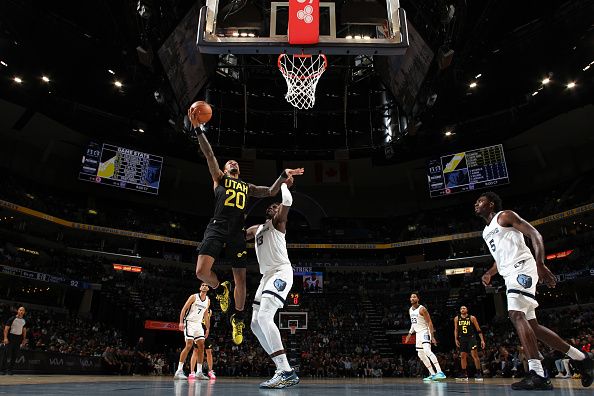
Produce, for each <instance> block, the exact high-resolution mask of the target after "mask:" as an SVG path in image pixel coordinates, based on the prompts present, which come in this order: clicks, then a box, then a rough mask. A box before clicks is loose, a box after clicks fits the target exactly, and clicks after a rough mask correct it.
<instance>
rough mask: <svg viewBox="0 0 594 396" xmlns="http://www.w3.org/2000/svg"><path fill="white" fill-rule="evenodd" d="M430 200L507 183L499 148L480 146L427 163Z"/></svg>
mask: <svg viewBox="0 0 594 396" xmlns="http://www.w3.org/2000/svg"><path fill="white" fill-rule="evenodd" d="M427 181H428V183H429V194H430V195H431V197H432V198H433V197H440V196H443V195H448V194H453V193H458V192H463V191H471V190H475V189H480V188H486V187H492V186H496V185H500V184H507V183H509V175H508V172H507V166H506V163H505V155H504V154H503V146H502V145H501V144H498V145H496V146H490V147H484V148H480V149H476V150H468V151H464V152H461V153H456V154H449V155H444V156H442V157H440V158H435V159H431V160H429V164H428V169H427Z"/></svg>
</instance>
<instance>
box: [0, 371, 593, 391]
mask: <svg viewBox="0 0 594 396" xmlns="http://www.w3.org/2000/svg"><path fill="white" fill-rule="evenodd" d="M261 381H263V379H255V378H249V379H243V378H219V379H217V380H216V381H192V382H188V381H173V379H172V378H171V377H121V376H83V375H73V376H62V375H14V376H0V395H19V396H27V395H35V396H41V395H44V396H45V395H83V396H92V395H108V396H124V395H125V396H140V395H154V396H157V395H174V396H227V395H229V396H230V395H233V396H252V395H261V396H264V395H270V396H314V395H324V396H338V395H341V396H342V395H366V396H367V395H369V396H388V395H390V396H393V395H411V396H423V395H428V396H445V395H448V394H458V395H460V394H464V395H472V396H500V395H510V394H517V395H529V394H532V392H515V391H512V390H511V388H510V387H509V384H510V383H511V382H513V381H514V380H511V379H504V378H497V379H485V380H484V381H482V382H475V381H474V380H470V381H468V382H461V381H456V380H447V381H445V382H440V383H423V382H422V381H421V380H420V379H408V378H406V379H404V378H384V379H330V380H321V379H319V380H318V379H303V380H302V381H301V383H300V384H299V385H297V386H294V387H292V388H288V389H259V388H258V384H259V383H260V382H261ZM553 384H554V386H555V390H554V391H552V392H538V394H541V395H572V396H575V395H584V396H585V395H592V394H594V386H593V387H590V388H583V387H582V386H581V384H580V381H579V380H571V379H569V380H553Z"/></svg>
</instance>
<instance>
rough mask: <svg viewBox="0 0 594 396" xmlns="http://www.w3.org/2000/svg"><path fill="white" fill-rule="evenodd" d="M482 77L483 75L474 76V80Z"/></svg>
mask: <svg viewBox="0 0 594 396" xmlns="http://www.w3.org/2000/svg"><path fill="white" fill-rule="evenodd" d="M481 76H482V74H481V73H479V74H477V75H476V76H474V78H481Z"/></svg>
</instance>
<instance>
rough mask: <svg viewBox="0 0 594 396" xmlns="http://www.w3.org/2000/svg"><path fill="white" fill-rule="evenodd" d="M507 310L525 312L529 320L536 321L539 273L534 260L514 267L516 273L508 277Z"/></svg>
mask: <svg viewBox="0 0 594 396" xmlns="http://www.w3.org/2000/svg"><path fill="white" fill-rule="evenodd" d="M504 279H505V286H506V287H507V310H508V311H520V312H524V314H525V315H526V319H527V320H532V319H536V312H535V309H536V307H538V301H536V285H537V284H538V271H537V270H536V261H535V260H534V259H529V260H522V261H519V262H518V263H516V264H515V265H514V272H512V273H511V274H509V275H508V276H506V277H505V278H504Z"/></svg>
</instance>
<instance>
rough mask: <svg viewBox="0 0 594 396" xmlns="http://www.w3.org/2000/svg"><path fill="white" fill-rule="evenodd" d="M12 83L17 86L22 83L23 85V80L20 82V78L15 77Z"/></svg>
mask: <svg viewBox="0 0 594 396" xmlns="http://www.w3.org/2000/svg"><path fill="white" fill-rule="evenodd" d="M13 81H14V82H15V83H17V84H22V83H23V80H22V79H21V78H20V77H15V78H13Z"/></svg>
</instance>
